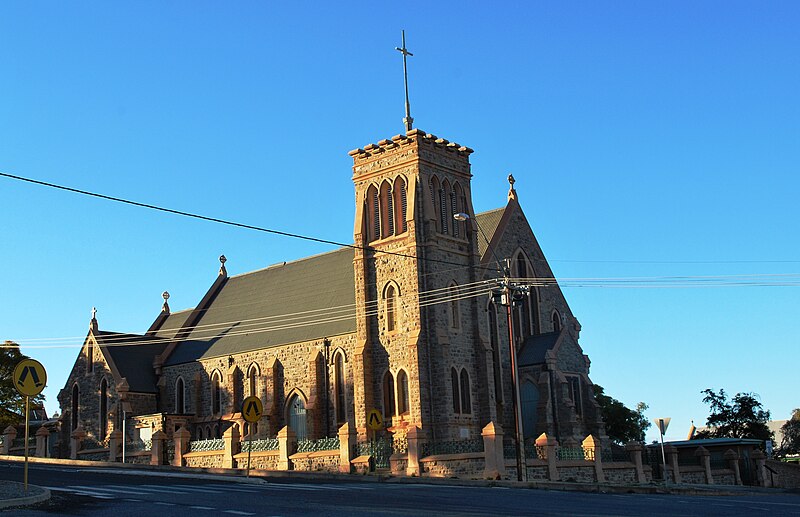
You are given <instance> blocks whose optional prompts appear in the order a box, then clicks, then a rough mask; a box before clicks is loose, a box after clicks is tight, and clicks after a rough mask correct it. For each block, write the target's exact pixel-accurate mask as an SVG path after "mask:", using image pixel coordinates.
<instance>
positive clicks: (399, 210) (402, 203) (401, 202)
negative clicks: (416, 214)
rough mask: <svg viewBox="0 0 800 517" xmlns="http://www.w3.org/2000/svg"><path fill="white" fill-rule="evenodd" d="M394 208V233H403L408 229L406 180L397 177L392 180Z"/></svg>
mask: <svg viewBox="0 0 800 517" xmlns="http://www.w3.org/2000/svg"><path fill="white" fill-rule="evenodd" d="M393 192H394V210H395V225H394V228H395V233H398V234H399V233H405V232H407V231H408V221H406V217H407V215H408V200H407V198H406V182H405V180H404V179H403V178H401V177H398V178H397V179H395V180H394V190H393Z"/></svg>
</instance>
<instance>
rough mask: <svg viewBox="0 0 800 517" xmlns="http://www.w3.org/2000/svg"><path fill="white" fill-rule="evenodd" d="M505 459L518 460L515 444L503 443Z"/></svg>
mask: <svg viewBox="0 0 800 517" xmlns="http://www.w3.org/2000/svg"><path fill="white" fill-rule="evenodd" d="M503 457H504V458H509V459H510V458H516V457H517V444H516V443H514V442H503Z"/></svg>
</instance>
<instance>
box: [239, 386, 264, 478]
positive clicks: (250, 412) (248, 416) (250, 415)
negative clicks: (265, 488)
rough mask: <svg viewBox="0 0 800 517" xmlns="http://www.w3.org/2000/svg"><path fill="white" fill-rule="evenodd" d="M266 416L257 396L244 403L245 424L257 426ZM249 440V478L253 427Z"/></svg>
mask: <svg viewBox="0 0 800 517" xmlns="http://www.w3.org/2000/svg"><path fill="white" fill-rule="evenodd" d="M263 414H264V404H262V403H261V399H259V398H258V397H256V396H255V395H251V396H249V397H247V398H246V399H244V400H243V401H242V416H243V417H244V420H245V422H248V423H250V424H255V423H256V422H258V421H259V420H261V416H262V415H263ZM247 435H248V438H247V443H248V446H247V477H250V454H251V453H252V452H253V426H252V425H251V426H250V428H249V429H248V433H247Z"/></svg>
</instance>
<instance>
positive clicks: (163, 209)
mask: <svg viewBox="0 0 800 517" xmlns="http://www.w3.org/2000/svg"><path fill="white" fill-rule="evenodd" d="M0 176H3V177H6V178H10V179H14V180H18V181H24V182H27V183H32V184H34V185H41V186H43V187H49V188H54V189H58V190H64V191H67V192H73V193H75V194H81V195H84V196H91V197H96V198H99V199H105V200H107V201H115V202H117V203H124V204H126V205H132V206H138V207H140V208H148V209H150V210H156V211H159V212H165V213H168V214H173V215H181V216H184V217H190V218H193V219H200V220H201V221H208V222H212V223H219V224H225V225H228V226H234V227H237V228H244V229H247V230H255V231H258V232H264V233H269V234H272V235H280V236H282V237H290V238H293V239H301V240H305V241H311V242H318V243H321V244H330V245H333V246H340V247H343V248H352V249H356V250H364V251H371V252H373V253H383V254H385V255H394V256H397V257H404V258H411V259H415V260H424V261H426V262H437V263H440V264H448V265H451V266H462V267H464V264H459V263H458V262H452V261H449V260H441V259H434V258H422V257H418V256H416V255H409V254H406V253H399V252H396V251H387V250H377V249H375V248H373V247H372V246H359V245H358V244H347V243H344V242H338V241H332V240H328V239H321V238H319V237H311V236H309V235H302V234H299V233H291V232H284V231H281V230H272V229H270V228H264V227H263V226H255V225H252V224H245V223H237V222H236V221H230V220H228V219H220V218H218V217H210V216H206V215H201V214H196V213H193V212H185V211H183V210H175V209H173V208H166V207H162V206H158V205H151V204H148V203H140V202H139V201H132V200H130V199H124V198H121V197H115V196H108V195H105V194H99V193H97V192H90V191H88V190H81V189H77V188H73V187H67V186H64V185H58V184H56V183H50V182H47V181H40V180H35V179H32V178H26V177H24V176H17V175H14V174H8V173H5V172H0ZM466 267H470V268H475V269H487V268H484V267H483V266H466ZM488 269H491V268H488Z"/></svg>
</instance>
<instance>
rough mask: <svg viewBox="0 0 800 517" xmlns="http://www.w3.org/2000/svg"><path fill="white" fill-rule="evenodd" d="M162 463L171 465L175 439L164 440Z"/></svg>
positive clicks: (173, 457)
mask: <svg viewBox="0 0 800 517" xmlns="http://www.w3.org/2000/svg"><path fill="white" fill-rule="evenodd" d="M163 454H164V464H165V465H172V460H174V459H175V440H164V452H163Z"/></svg>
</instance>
